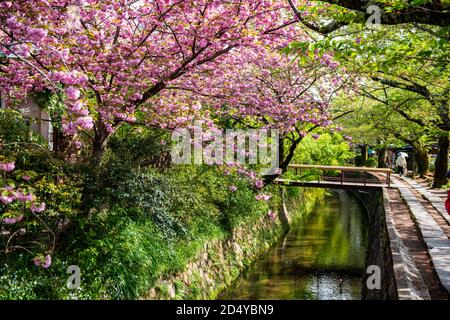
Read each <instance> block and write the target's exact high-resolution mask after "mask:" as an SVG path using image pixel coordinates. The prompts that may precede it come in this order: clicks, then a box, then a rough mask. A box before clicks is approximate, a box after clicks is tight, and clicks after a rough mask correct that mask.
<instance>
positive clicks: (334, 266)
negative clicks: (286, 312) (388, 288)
mask: <svg viewBox="0 0 450 320" xmlns="http://www.w3.org/2000/svg"><path fill="white" fill-rule="evenodd" d="M367 229H368V222H367V216H366V212H365V210H364V208H363V207H362V206H361V204H360V203H359V202H358V200H357V199H355V198H354V197H353V196H352V195H350V194H348V193H346V192H344V191H332V193H331V195H330V196H329V197H327V198H326V201H325V203H324V205H323V206H322V207H320V208H317V209H316V210H314V211H313V212H311V213H310V214H308V215H305V216H303V217H302V218H301V220H300V222H299V223H298V224H297V225H295V226H293V227H292V228H291V230H290V232H289V233H288V234H286V236H285V237H284V239H282V240H281V241H280V242H279V243H278V244H277V245H276V246H274V247H272V248H271V249H270V250H269V252H268V253H267V254H266V255H264V256H263V257H261V258H260V259H259V260H258V261H256V262H255V263H254V264H253V266H252V267H250V268H249V269H248V270H247V272H245V273H244V274H243V275H242V276H241V278H240V279H239V280H238V281H236V283H235V284H234V285H233V286H232V287H230V288H228V289H227V290H226V291H225V292H224V293H223V294H222V296H221V297H220V298H221V299H224V300H237V299H242V300H247V299H255V300H264V299H275V300H278V299H286V300H296V299H298V300H343V299H345V300H359V299H360V298H361V288H362V282H361V278H362V275H363V273H364V265H365V256H366V247H367Z"/></svg>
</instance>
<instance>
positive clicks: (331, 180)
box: [276, 164, 392, 189]
mask: <svg viewBox="0 0 450 320" xmlns="http://www.w3.org/2000/svg"><path fill="white" fill-rule="evenodd" d="M289 169H290V170H293V171H294V172H295V173H296V174H297V175H302V173H303V172H305V171H308V172H311V171H312V172H313V173H317V174H318V179H317V180H313V181H308V180H303V179H302V178H300V179H299V180H296V179H295V180H287V179H277V180H276V182H277V183H279V184H283V185H287V186H296V187H297V186H298V187H315V188H339V189H379V188H381V187H388V188H389V187H390V186H391V173H392V170H391V169H381V168H367V167H339V166H322V165H300V164H292V165H290V166H289ZM330 173H333V174H330ZM317 174H316V175H317ZM374 174H376V175H377V177H375V176H374ZM380 174H381V175H380ZM380 176H381V178H380Z"/></svg>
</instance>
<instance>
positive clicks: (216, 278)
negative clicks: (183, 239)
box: [142, 189, 325, 300]
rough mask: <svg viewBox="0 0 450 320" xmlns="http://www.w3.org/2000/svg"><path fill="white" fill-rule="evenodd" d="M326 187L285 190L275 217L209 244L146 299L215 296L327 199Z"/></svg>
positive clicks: (257, 222)
mask: <svg viewBox="0 0 450 320" xmlns="http://www.w3.org/2000/svg"><path fill="white" fill-rule="evenodd" d="M324 196H325V190H320V189H316V190H313V189H309V190H306V189H305V190H301V191H300V193H299V195H297V196H295V197H289V196H287V193H286V192H285V191H283V198H286V199H287V200H286V201H283V205H282V206H281V208H279V210H278V214H277V216H276V218H275V219H274V220H272V219H271V218H270V217H269V216H268V215H267V214H264V215H262V216H261V217H260V218H259V220H257V221H254V223H252V224H248V225H245V226H242V227H240V228H237V229H235V230H233V232H232V234H231V236H230V237H229V238H227V239H217V240H214V241H210V242H208V243H205V245H204V247H203V249H202V250H201V252H200V253H199V254H198V256H197V258H195V259H193V260H192V261H191V262H190V263H189V264H188V265H187V266H186V267H185V270H184V271H182V272H180V273H177V274H172V275H168V276H166V277H162V278H160V279H159V280H158V281H157V282H156V284H155V286H154V287H153V288H151V289H150V290H149V291H148V294H147V295H145V296H143V297H142V299H152V300H153V299H214V298H216V297H217V296H218V294H219V293H221V292H222V291H223V290H224V289H225V288H227V287H228V286H230V285H231V284H232V283H233V282H234V281H235V280H236V279H237V278H238V277H239V275H240V274H241V272H243V271H244V270H245V268H247V267H248V266H249V265H251V264H252V262H253V261H255V260H256V259H257V258H258V257H259V256H260V255H262V254H264V253H265V252H267V250H268V249H269V248H270V247H271V246H272V245H274V244H275V243H276V242H277V241H278V240H279V239H280V238H281V237H282V235H283V234H285V232H286V231H287V230H288V229H289V224H290V223H294V222H295V221H297V220H298V219H299V218H300V217H301V216H302V215H303V214H304V213H307V212H309V211H311V210H313V209H314V208H315V207H316V205H317V204H318V203H319V202H320V201H322V200H323V198H324Z"/></svg>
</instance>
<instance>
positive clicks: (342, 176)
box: [341, 170, 345, 185]
mask: <svg viewBox="0 0 450 320" xmlns="http://www.w3.org/2000/svg"><path fill="white" fill-rule="evenodd" d="M344 174H345V171H344V170H341V185H343V184H344Z"/></svg>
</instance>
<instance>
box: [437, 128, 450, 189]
mask: <svg viewBox="0 0 450 320" xmlns="http://www.w3.org/2000/svg"><path fill="white" fill-rule="evenodd" d="M449 144H450V142H449V138H448V133H446V134H445V135H443V136H441V137H440V138H439V143H438V155H437V157H436V162H435V164H434V181H433V188H440V187H442V186H443V185H445V184H447V171H448V150H449Z"/></svg>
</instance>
